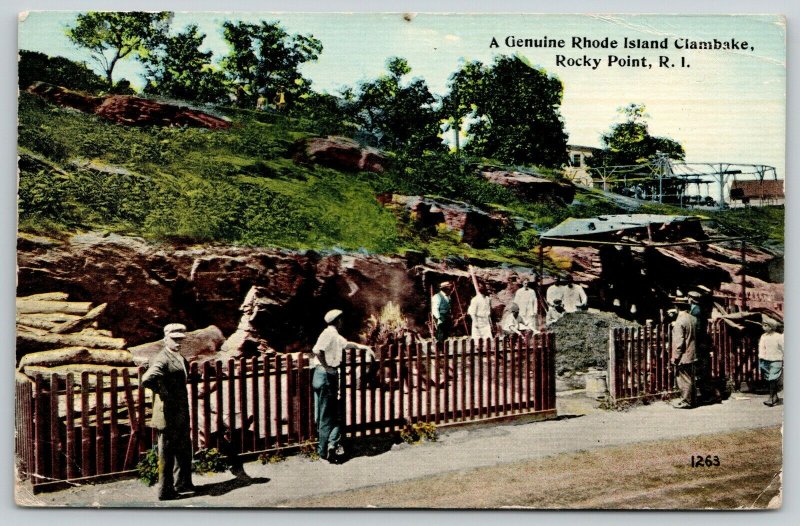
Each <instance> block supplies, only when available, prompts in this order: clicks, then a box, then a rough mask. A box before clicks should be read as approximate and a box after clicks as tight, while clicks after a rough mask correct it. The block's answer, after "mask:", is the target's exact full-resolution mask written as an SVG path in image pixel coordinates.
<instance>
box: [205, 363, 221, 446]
mask: <svg viewBox="0 0 800 526" xmlns="http://www.w3.org/2000/svg"><path fill="white" fill-rule="evenodd" d="M224 376H225V375H224V373H223V372H222V360H217V361H216V363H215V364H214V386H215V387H214V395H215V397H214V398H215V401H216V406H217V437H216V438H217V439H216V447H217V449H218V450H219V451H222V448H223V441H224V440H225V434H224V431H223V430H224V429H225V422H224V420H225V419H224V413H225V403H224V396H223V395H224V393H223V389H224V388H225V385H224V382H223V380H224ZM209 442H210V441H209ZM208 445H209V446H210V445H211V444H210V443H209V444H208Z"/></svg>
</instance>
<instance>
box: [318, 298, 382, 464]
mask: <svg viewBox="0 0 800 526" xmlns="http://www.w3.org/2000/svg"><path fill="white" fill-rule="evenodd" d="M325 323H327V324H328V326H327V327H325V330H323V331H322V333H321V334H320V335H319V338H317V343H315V344H314V347H313V349H312V352H313V353H314V358H313V360H312V364H313V365H314V378H313V380H312V383H311V385H312V387H313V388H314V420H315V421H316V423H317V436H318V437H319V442H318V443H317V453H318V454H319V456H320V458H324V459H326V460H328V462H332V463H335V462H337V461H339V460H341V458H342V457H343V456H344V448H343V447H342V446H341V444H340V443H339V441H340V440H341V429H340V425H341V423H340V420H339V414H338V403H339V374H338V372H339V366H340V365H341V363H342V353H343V352H344V350H345V349H364V350H366V351H367V352H372V350H371V349H370V348H369V347H367V346H366V345H359V344H357V343H353V342H349V341H347V340H345V339H344V337H343V336H342V335H341V334H339V329H340V328H341V326H342V311H340V310H339V309H333V310H330V311H328V312H327V313H326V314H325Z"/></svg>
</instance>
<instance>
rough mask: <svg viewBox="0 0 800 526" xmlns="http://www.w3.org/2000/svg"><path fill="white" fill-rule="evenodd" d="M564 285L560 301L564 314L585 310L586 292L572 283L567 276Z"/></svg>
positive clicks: (570, 278) (570, 277)
mask: <svg viewBox="0 0 800 526" xmlns="http://www.w3.org/2000/svg"><path fill="white" fill-rule="evenodd" d="M565 281H566V284H565V285H564V287H563V289H562V291H563V292H562V297H561V301H562V302H563V304H564V312H578V311H579V310H584V309H586V292H584V290H583V287H581V286H580V285H576V284H575V283H573V282H572V276H570V275H567V277H566V279H565Z"/></svg>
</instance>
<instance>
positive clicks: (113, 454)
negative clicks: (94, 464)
mask: <svg viewBox="0 0 800 526" xmlns="http://www.w3.org/2000/svg"><path fill="white" fill-rule="evenodd" d="M109 376H110V386H109V391H110V395H111V399H110V411H111V433H110V440H109V442H110V444H109V446H110V447H109V468H110V472H111V473H116V472H117V471H118V470H119V454H120V452H119V450H120V447H119V411H118V409H119V408H118V405H119V403H118V402H119V401H118V400H117V384H118V382H117V378H118V373H117V371H111V374H110V375H109Z"/></svg>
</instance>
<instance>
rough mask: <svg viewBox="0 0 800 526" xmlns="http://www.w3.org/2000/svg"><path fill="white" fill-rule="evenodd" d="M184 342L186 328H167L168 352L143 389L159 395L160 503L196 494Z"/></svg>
mask: <svg viewBox="0 0 800 526" xmlns="http://www.w3.org/2000/svg"><path fill="white" fill-rule="evenodd" d="M184 338H186V326H185V325H182V324H180V323H170V324H169V325H167V326H166V327H164V348H163V349H162V350H161V352H159V353H158V354H157V355H155V356H154V357H153V358H152V359H151V362H150V367H149V368H148V369H147V371H146V372H145V373H144V376H142V385H143V386H144V387H147V388H148V389H151V390H152V391H153V393H154V395H155V396H154V398H153V417H152V419H151V422H150V425H151V426H152V427H154V428H156V429H157V430H158V500H173V499H176V498H178V495H179V494H180V493H186V492H192V491H194V486H193V485H192V442H191V438H190V434H189V400H188V396H187V391H186V378H187V376H188V373H189V363H188V362H187V361H186V358H184V357H183V356H181V354H180V350H181V344H182V343H183V339H184Z"/></svg>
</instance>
